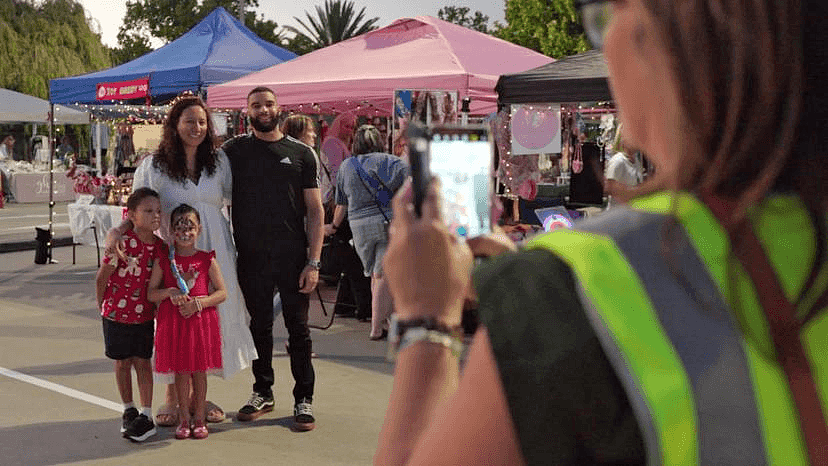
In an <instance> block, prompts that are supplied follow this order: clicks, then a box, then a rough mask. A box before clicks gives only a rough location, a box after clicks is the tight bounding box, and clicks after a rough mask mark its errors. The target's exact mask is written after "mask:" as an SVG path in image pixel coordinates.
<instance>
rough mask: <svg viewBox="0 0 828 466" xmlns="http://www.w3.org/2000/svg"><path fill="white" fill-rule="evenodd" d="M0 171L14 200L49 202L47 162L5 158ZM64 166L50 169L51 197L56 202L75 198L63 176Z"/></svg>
mask: <svg viewBox="0 0 828 466" xmlns="http://www.w3.org/2000/svg"><path fill="white" fill-rule="evenodd" d="M0 172H3V174H4V176H5V179H6V180H7V182H8V183H9V186H8V188H9V193H10V194H11V196H12V199H14V201H15V202H19V203H32V202H49V200H50V198H49V167H48V165H47V164H43V163H36V164H33V163H31V162H26V161H21V160H6V161H3V162H0ZM65 173H66V168H65V167H63V166H62V165H61V166H59V167H55V168H54V169H53V171H52V174H53V177H52V178H53V181H52V199H51V200H53V201H56V202H61V201H71V200H74V199H75V194H74V191H73V190H72V188H71V184H70V183H69V182H68V180H67V179H66V177H65V176H63V175H64V174H65Z"/></svg>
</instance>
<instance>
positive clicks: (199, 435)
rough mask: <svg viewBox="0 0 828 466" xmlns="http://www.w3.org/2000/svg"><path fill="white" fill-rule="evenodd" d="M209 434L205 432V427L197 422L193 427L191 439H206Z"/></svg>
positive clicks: (201, 422) (200, 422) (202, 423)
mask: <svg viewBox="0 0 828 466" xmlns="http://www.w3.org/2000/svg"><path fill="white" fill-rule="evenodd" d="M207 435H209V432H207V426H205V425H204V422H203V421H198V422H196V424H195V427H193V438H195V439H203V438H207Z"/></svg>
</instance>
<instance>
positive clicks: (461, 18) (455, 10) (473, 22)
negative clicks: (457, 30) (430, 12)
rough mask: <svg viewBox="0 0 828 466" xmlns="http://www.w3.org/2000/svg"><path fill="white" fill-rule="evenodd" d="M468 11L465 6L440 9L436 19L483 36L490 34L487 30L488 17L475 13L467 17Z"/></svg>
mask: <svg viewBox="0 0 828 466" xmlns="http://www.w3.org/2000/svg"><path fill="white" fill-rule="evenodd" d="M469 11H471V10H470V9H469V7H466V6H446V7H443V8H440V11H438V12H437V17H438V18H440V19H442V20H443V21H448V22H450V23H454V24H457V25H460V26H463V27H466V28H469V29H473V30H475V31H478V32H482V33H484V34H489V33H491V32H492V31H491V30H490V29H489V17H488V15H484V14H483V13H481V12H479V11H475V12H474V16H469Z"/></svg>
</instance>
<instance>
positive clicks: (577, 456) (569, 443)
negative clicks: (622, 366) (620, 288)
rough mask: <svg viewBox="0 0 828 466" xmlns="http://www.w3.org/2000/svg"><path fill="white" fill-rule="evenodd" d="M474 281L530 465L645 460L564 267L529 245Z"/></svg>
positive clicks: (626, 402) (610, 370)
mask: <svg viewBox="0 0 828 466" xmlns="http://www.w3.org/2000/svg"><path fill="white" fill-rule="evenodd" d="M474 281H475V289H476V290H477V293H478V297H479V300H480V305H479V313H480V319H481V321H482V323H483V324H484V325H485V326H486V328H487V330H488V333H489V339H490V341H491V346H492V351H493V352H494V356H495V360H496V362H497V367H498V372H499V373H500V379H501V381H502V383H503V388H504V390H505V392H506V398H507V401H508V403H509V412H510V414H511V415H512V420H513V421H514V424H515V428H516V430H517V435H518V441H519V443H520V447H521V451H522V452H523V456H524V458H525V459H526V462H527V464H529V465H534V464H537V465H548V464H555V465H581V464H602V465H604V464H644V463H645V462H646V458H645V448H644V441H643V439H642V436H641V432H640V430H639V427H638V423H637V422H636V420H635V415H634V414H633V410H632V407H631V405H630V402H629V400H628V398H627V395H626V393H625V392H624V389H623V387H622V385H621V382H620V381H619V380H618V377H617V376H616V375H615V371H614V370H613V368H612V366H611V364H610V363H609V361H608V360H607V357H606V355H605V354H604V352H603V350H602V348H601V344H600V342H599V341H598V337H597V336H596V335H595V332H594V330H593V328H592V325H591V324H590V323H589V320H588V318H587V316H586V314H585V311H584V310H583V307H582V305H581V302H580V300H579V298H578V294H577V292H576V291H575V279H574V277H573V273H572V271H571V270H570V268H569V267H568V266H567V265H566V264H565V263H564V262H563V261H562V260H561V259H560V258H559V257H558V256H556V255H554V254H552V253H551V252H549V251H545V250H528V251H523V252H520V253H518V254H508V255H505V256H503V257H501V258H498V259H496V260H494V261H493V262H492V263H490V264H485V265H483V266H481V267H480V268H479V269H478V270H477V271H476V273H475V280H474Z"/></svg>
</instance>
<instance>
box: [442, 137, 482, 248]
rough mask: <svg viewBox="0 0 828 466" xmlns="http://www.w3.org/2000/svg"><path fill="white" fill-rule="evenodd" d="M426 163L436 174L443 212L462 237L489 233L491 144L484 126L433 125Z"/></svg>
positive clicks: (452, 227) (452, 228) (444, 216)
mask: <svg viewBox="0 0 828 466" xmlns="http://www.w3.org/2000/svg"><path fill="white" fill-rule="evenodd" d="M429 152H430V157H429V162H430V163H429V166H430V171H431V174H432V175H435V176H437V177H439V179H440V183H441V191H442V197H443V204H442V213H443V218H444V219H445V221H446V223H447V225H448V227H449V229H450V230H451V231H452V232H454V233H455V234H457V235H458V236H462V237H474V236H480V235H483V234H487V233H490V232H491V188H490V186H491V183H490V181H491V176H492V158H493V152H492V145H491V142H490V140H489V136H488V133H487V132H486V131H485V130H483V129H471V128H468V129H467V128H453V129H441V128H434V129H433V130H432V135H431V144H430V151H429Z"/></svg>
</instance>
